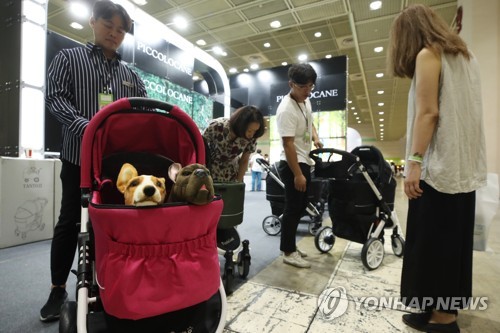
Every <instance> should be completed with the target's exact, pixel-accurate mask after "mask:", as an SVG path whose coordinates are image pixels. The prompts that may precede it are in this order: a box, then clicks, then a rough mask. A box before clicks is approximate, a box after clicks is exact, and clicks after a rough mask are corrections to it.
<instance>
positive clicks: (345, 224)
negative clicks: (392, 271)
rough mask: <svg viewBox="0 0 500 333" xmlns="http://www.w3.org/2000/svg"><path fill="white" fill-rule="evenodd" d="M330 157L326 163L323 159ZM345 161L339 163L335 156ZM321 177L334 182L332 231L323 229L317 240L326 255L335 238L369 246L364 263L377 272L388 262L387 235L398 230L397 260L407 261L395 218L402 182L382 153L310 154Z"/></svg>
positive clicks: (318, 151)
mask: <svg viewBox="0 0 500 333" xmlns="http://www.w3.org/2000/svg"><path fill="white" fill-rule="evenodd" d="M321 154H327V155H328V158H327V160H326V161H324V160H323V159H322V158H321V157H320V155H321ZM335 154H337V155H336V156H338V155H340V157H341V159H339V160H335V161H334V160H333V157H334V155H335ZM310 156H311V158H312V159H313V160H314V161H315V169H314V172H315V175H316V176H317V177H322V178H328V179H329V188H328V211H329V213H330V218H331V220H332V227H328V226H325V227H322V228H321V229H319V230H318V232H317V233H316V236H315V245H316V248H317V249H318V250H319V251H320V252H323V253H325V252H328V251H330V250H331V248H332V247H333V244H334V243H335V236H337V237H341V238H344V239H347V240H350V241H353V242H356V243H361V244H363V249H362V251H361V260H362V261H363V265H364V266H365V267H366V268H367V269H369V270H373V269H376V268H378V267H379V266H380V264H381V263H382V260H383V259H384V229H392V235H391V245H392V250H393V252H394V254H395V255H396V256H398V257H401V256H403V252H404V245H405V242H404V239H403V237H402V236H401V235H400V233H399V231H400V230H401V227H400V226H399V221H398V218H397V215H396V213H395V212H394V198H395V190H396V180H395V179H394V177H393V176H392V170H391V167H390V166H389V164H388V163H387V162H386V161H385V160H384V157H383V156H382V153H381V152H380V150H378V149H377V148H376V147H373V146H360V147H357V148H355V149H353V151H352V152H351V153H349V152H346V151H342V150H337V149H332V148H322V149H316V150H313V151H312V152H311V153H310Z"/></svg>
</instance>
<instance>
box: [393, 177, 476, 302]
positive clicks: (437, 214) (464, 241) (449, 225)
mask: <svg viewBox="0 0 500 333" xmlns="http://www.w3.org/2000/svg"><path fill="white" fill-rule="evenodd" d="M420 187H421V188H422V189H423V191H424V192H423V195H422V196H421V197H420V198H418V199H413V200H410V202H409V208H408V219H407V226H406V244H405V253H404V259H403V272H402V276H401V298H402V302H403V303H404V304H405V305H407V306H410V307H416V308H420V309H422V310H429V309H433V308H436V309H438V310H450V309H449V308H448V306H449V305H450V303H446V302H453V306H451V307H452V308H453V309H454V310H456V309H462V308H464V307H466V306H467V303H466V302H464V301H459V302H458V303H457V299H462V300H464V299H467V298H470V297H471V296H472V246H473V238H474V214H475V203H476V192H475V191H474V192H470V193H458V194H446V193H441V192H438V191H436V190H435V189H433V188H432V187H431V186H429V185H427V184H426V183H425V182H423V181H421V182H420ZM450 299H451V301H450ZM438 301H439V302H438ZM447 304H448V305H447Z"/></svg>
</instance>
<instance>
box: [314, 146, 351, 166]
mask: <svg viewBox="0 0 500 333" xmlns="http://www.w3.org/2000/svg"><path fill="white" fill-rule="evenodd" d="M322 153H328V154H330V155H332V154H339V155H342V157H346V158H347V159H348V160H351V161H352V163H355V162H358V161H359V157H358V156H356V155H354V154H352V153H350V152H348V151H345V150H339V149H335V148H318V149H314V150H312V151H311V152H310V153H309V157H310V158H312V159H313V160H314V161H317V160H319V159H320V158H319V156H318V155H319V154H322Z"/></svg>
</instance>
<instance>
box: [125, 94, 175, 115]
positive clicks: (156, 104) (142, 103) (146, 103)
mask: <svg viewBox="0 0 500 333" xmlns="http://www.w3.org/2000/svg"><path fill="white" fill-rule="evenodd" d="M128 101H129V103H130V106H131V107H134V108H135V107H147V108H154V109H160V110H164V111H167V112H168V111H171V110H172V109H173V107H174V106H173V105H172V104H168V103H165V102H163V101H159V100H156V99H151V98H145V97H129V98H128Z"/></svg>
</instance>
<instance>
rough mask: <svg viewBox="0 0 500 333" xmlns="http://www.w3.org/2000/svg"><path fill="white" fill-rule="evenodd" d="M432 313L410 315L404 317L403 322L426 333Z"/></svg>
mask: <svg viewBox="0 0 500 333" xmlns="http://www.w3.org/2000/svg"><path fill="white" fill-rule="evenodd" d="M431 314H432V312H421V313H408V314H405V315H403V322H404V323H405V324H406V325H408V326H410V327H411V328H414V329H416V330H418V331H421V332H425V331H424V330H423V329H424V327H425V326H426V325H427V324H428V323H429V319H431Z"/></svg>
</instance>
